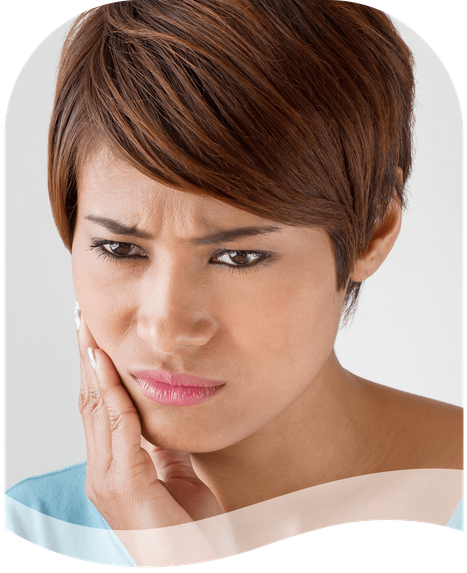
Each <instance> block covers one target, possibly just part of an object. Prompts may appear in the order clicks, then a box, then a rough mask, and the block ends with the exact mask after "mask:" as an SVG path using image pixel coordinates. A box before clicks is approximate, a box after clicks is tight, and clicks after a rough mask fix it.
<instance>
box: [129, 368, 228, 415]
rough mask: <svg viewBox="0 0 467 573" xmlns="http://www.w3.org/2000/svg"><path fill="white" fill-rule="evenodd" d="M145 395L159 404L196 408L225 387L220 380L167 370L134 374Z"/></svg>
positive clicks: (144, 371) (142, 371)
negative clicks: (195, 406)
mask: <svg viewBox="0 0 467 573" xmlns="http://www.w3.org/2000/svg"><path fill="white" fill-rule="evenodd" d="M132 375H133V377H134V378H135V380H136V382H137V384H138V386H139V387H140V388H141V390H142V392H143V394H144V395H145V396H146V397H147V398H149V399H150V400H154V402H158V403H159V404H169V405H172V406H194V405H195V404H201V403H202V402H205V401H206V400H209V398H211V397H212V396H214V395H215V394H217V392H219V390H220V389H221V388H222V386H224V384H223V382H219V381H218V380H208V379H207V378H200V377H199V376H193V375H192V374H175V373H174V372H167V371H166V370H161V369H157V370H138V371H136V372H132Z"/></svg>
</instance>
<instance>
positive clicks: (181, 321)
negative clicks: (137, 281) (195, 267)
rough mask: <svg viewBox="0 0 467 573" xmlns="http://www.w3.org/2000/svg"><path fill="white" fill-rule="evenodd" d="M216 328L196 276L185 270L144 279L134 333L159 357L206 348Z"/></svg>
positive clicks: (205, 294)
mask: <svg viewBox="0 0 467 573" xmlns="http://www.w3.org/2000/svg"><path fill="white" fill-rule="evenodd" d="M217 328H218V327H217V323H216V320H215V319H214V317H213V316H212V314H211V309H210V305H209V296H208V292H207V289H206V285H205V284H203V281H202V279H200V277H199V274H197V273H191V274H189V272H188V271H187V269H186V267H185V268H180V269H178V270H177V269H175V268H172V269H171V270H170V271H167V272H164V273H163V274H162V273H161V272H159V273H157V276H155V277H152V278H151V277H149V276H148V277H147V281H146V284H145V286H144V288H143V292H142V301H141V304H140V307H139V313H138V317H137V332H138V336H139V337H140V338H141V339H142V340H144V341H145V342H146V343H148V344H149V345H150V346H152V347H153V348H154V350H156V351H157V352H158V353H161V354H174V353H176V352H179V351H181V350H184V349H190V348H191V349H196V348H199V347H202V346H205V345H206V344H208V342H209V341H210V340H211V339H212V338H213V336H214V334H215V332H216V330H217Z"/></svg>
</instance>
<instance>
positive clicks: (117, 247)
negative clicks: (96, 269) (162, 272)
mask: <svg viewBox="0 0 467 573" xmlns="http://www.w3.org/2000/svg"><path fill="white" fill-rule="evenodd" d="M90 248H91V249H97V253H98V255H100V256H103V257H108V258H112V259H137V258H147V255H146V254H145V252H144V251H143V249H141V248H140V247H138V246H137V245H133V244H132V243H121V242H120V241H107V240H98V241H94V242H93V244H92V245H91V246H90Z"/></svg>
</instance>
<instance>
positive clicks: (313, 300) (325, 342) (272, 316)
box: [231, 272, 342, 367]
mask: <svg viewBox="0 0 467 573" xmlns="http://www.w3.org/2000/svg"><path fill="white" fill-rule="evenodd" d="M281 277H285V278H281V280H276V281H274V282H266V281H265V282H264V284H263V283H261V284H260V285H258V287H257V289H255V290H254V292H253V293H250V296H249V297H247V296H246V295H247V293H244V294H245V297H244V299H243V303H244V304H243V308H244V311H243V312H240V313H237V314H236V315H235V316H236V318H235V319H234V320H233V321H231V328H232V333H233V336H234V339H235V340H236V342H237V343H239V344H240V345H241V347H242V348H243V350H244V352H245V355H250V356H251V357H252V358H255V359H256V360H259V359H261V358H260V357H262V359H263V360H268V361H270V360H273V361H274V362H281V363H284V364H285V365H287V366H288V367H289V366H290V365H291V364H292V363H294V362H295V361H296V360H297V359H300V360H302V359H303V355H305V356H311V355H315V356H316V355H320V354H325V353H329V351H330V350H331V349H332V346H333V344H334V339H335V336H336V333H337V328H338V324H339V319H340V312H341V307H342V301H341V298H342V297H340V296H339V295H338V293H337V291H336V289H335V279H334V274H332V273H329V272H326V273H321V274H319V275H318V274H317V273H314V274H313V275H311V273H308V274H306V273H302V274H301V275H297V274H295V276H294V275H291V274H289V273H282V274H281ZM291 277H293V278H291ZM234 306H235V307H236V308H241V304H240V303H239V301H236V303H235V305H234Z"/></svg>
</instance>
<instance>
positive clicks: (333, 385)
mask: <svg viewBox="0 0 467 573" xmlns="http://www.w3.org/2000/svg"><path fill="white" fill-rule="evenodd" d="M363 394H364V393H363V392H362V381H361V379H358V378H357V377H355V376H353V375H352V374H350V373H349V372H347V371H346V370H344V369H343V368H342V366H341V365H340V364H339V362H338V360H337V357H336V355H335V353H334V351H333V352H332V353H331V355H330V357H329V358H328V360H327V362H326V363H325V365H324V367H323V368H322V369H321V371H320V372H319V374H318V376H317V377H316V378H315V379H314V380H312V381H311V382H310V384H309V386H308V387H307V389H306V390H305V391H304V392H303V393H302V394H301V395H300V396H299V397H298V398H297V400H295V401H294V402H293V403H292V404H291V405H290V406H289V407H288V408H286V410H284V411H282V412H281V414H279V415H278V416H276V417H275V418H274V419H273V420H271V421H270V422H268V424H266V425H265V426H263V427H262V428H261V429H260V430H259V431H257V432H255V433H254V434H252V435H250V436H248V437H247V438H246V439H244V440H242V441H240V442H238V443H236V444H233V445H231V446H229V447H228V448H225V449H223V450H220V451H216V452H208V453H195V454H191V458H192V463H193V468H194V469H195V471H196V473H197V475H198V476H199V477H200V478H201V479H202V480H203V481H204V482H205V483H206V485H207V486H208V487H209V488H210V489H211V491H212V492H213V493H214V495H215V496H216V498H217V500H218V501H219V504H220V505H221V507H222V509H223V511H233V510H234V509H239V508H241V507H246V506H248V505H252V504H254V503H259V502H261V501H265V500H267V499H271V498H274V497H277V496H280V495H285V494H287V493H291V492H293V491H298V490H300V489H303V488H307V487H312V486H314V485H318V484H322V483H327V482H330V481H334V480H337V479H344V478H346V477H352V476H353V475H360V474H362V473H368V472H366V471H365V469H366V468H365V467H364V461H362V460H364V454H363V450H362V448H361V444H362V437H363V436H362V433H363V432H362V430H363V429H362V428H359V427H358V420H359V419H360V417H359V416H357V415H356V413H357V412H358V411H359V409H361V407H362V401H363Z"/></svg>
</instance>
